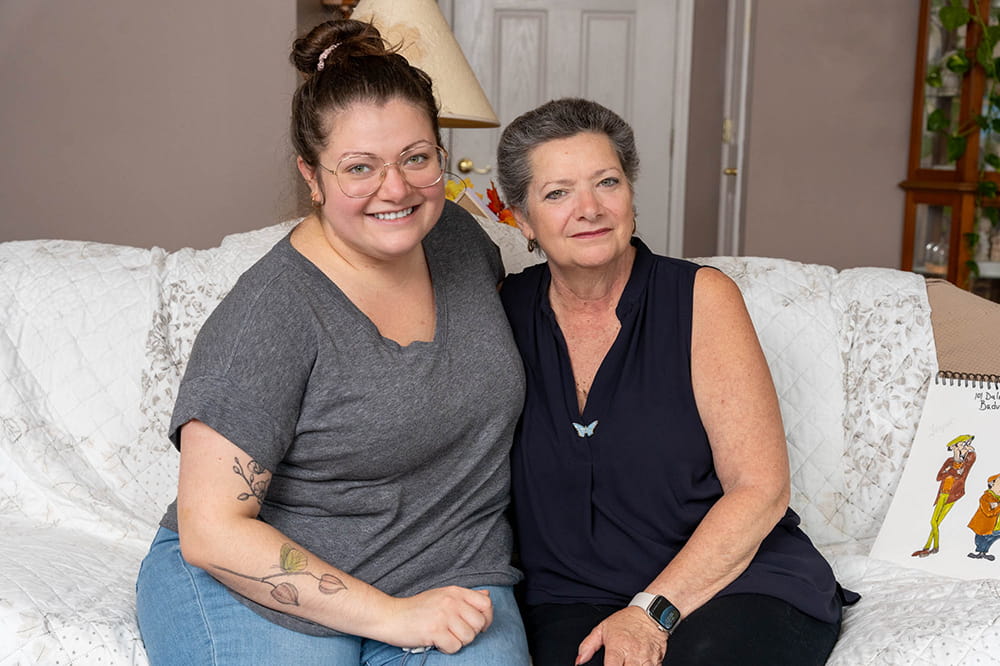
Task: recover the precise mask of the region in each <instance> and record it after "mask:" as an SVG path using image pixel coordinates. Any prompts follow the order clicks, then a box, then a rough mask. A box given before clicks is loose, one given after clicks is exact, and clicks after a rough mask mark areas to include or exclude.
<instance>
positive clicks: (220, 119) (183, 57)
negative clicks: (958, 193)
mask: <svg viewBox="0 0 1000 666" xmlns="http://www.w3.org/2000/svg"><path fill="white" fill-rule="evenodd" d="M463 1H471V0H463ZM917 4H918V3H917V2H916V1H915V0H880V1H879V2H870V1H869V0H841V1H840V2H829V0H757V2H755V3H754V5H755V11H756V17H755V21H756V28H755V36H754V39H753V55H752V60H751V62H752V65H753V69H752V73H751V78H752V81H751V93H752V98H751V101H750V133H749V145H748V163H747V172H746V173H747V180H746V188H747V200H746V209H745V212H746V233H745V243H744V252H745V253H746V254H757V255H770V256H780V257H788V258H792V259H797V260H800V261H813V262H819V263H828V264H832V265H835V266H838V267H846V266H858V265H882V266H896V265H898V261H899V250H900V236H901V229H902V203H903V197H902V193H901V191H900V190H899V189H898V187H897V183H898V182H899V181H900V180H902V178H903V176H904V175H905V165H906V140H907V133H908V131H909V126H908V123H909V120H908V119H909V105H910V94H911V87H912V83H913V82H912V77H913V73H912V70H913V64H912V63H913V58H914V51H915V38H916V20H917V16H916V15H917ZM318 5H319V1H318V0H296V2H295V3H290V2H289V3H285V2H275V1H273V0H241V1H239V2H237V1H235V0H224V1H222V2H202V1H201V0H175V1H174V2H170V3H153V2H148V1H138V0H102V1H101V2H96V3H54V4H53V3H39V2H37V0H3V1H2V2H0V90H3V91H4V93H3V94H2V95H0V146H3V148H4V153H3V157H2V158H0V202H2V203H3V214H2V215H0V241H4V240H15V239H29V238H72V239H85V240H98V241H104V242H115V243H125V244H130V245H141V246H149V245H159V246H162V247H166V248H168V249H174V248H177V247H182V246H192V247H208V246H212V245H215V244H217V243H218V241H219V239H220V238H221V237H222V236H223V235H225V234H227V233H232V232H236V231H241V230H247V229H254V228H258V227H261V226H265V225H267V224H271V223H273V222H275V221H276V220H279V219H284V218H286V217H290V216H292V215H293V214H295V212H296V211H297V210H298V208H297V205H298V204H299V203H300V198H299V196H298V194H299V190H298V182H297V176H296V175H295V173H294V170H293V165H292V156H291V151H290V149H289V147H288V143H287V138H286V134H287V119H288V105H289V100H290V95H291V91H292V90H293V89H294V86H295V73H294V70H293V69H292V67H291V65H289V64H288V61H287V54H288V50H289V46H290V44H291V40H292V38H293V37H294V35H295V34H296V32H297V30H299V29H301V28H304V27H308V26H309V25H311V24H312V23H314V22H316V21H318V20H321V19H322V18H323V13H322V11H319V10H317V6H318ZM720 5H721V0H697V3H696V15H695V19H696V23H697V24H696V28H695V30H696V35H695V45H694V49H695V54H694V55H695V58H694V67H695V76H696V78H695V79H694V80H693V82H692V90H693V96H692V104H693V105H694V106H693V108H692V114H691V117H692V125H691V138H690V140H689V145H688V148H689V156H690V157H689V173H688V177H687V183H688V185H687V188H688V189H687V196H688V211H687V212H688V215H687V229H686V235H687V238H688V242H687V243H686V247H685V254H687V255H688V256H693V255H702V254H710V253H712V251H713V250H714V227H715V214H716V199H715V197H717V193H716V192H714V188H715V187H716V186H717V183H718V176H717V174H718V168H719V163H718V159H719V155H718V151H719V145H718V131H719V130H718V125H717V122H718V114H715V113H714V112H713V111H712V108H713V105H718V104H721V85H722V80H721V74H720V72H719V70H718V67H719V63H720V62H721V49H722V48H724V43H723V41H724V33H723V32H721V29H722V28H721V27H720V26H722V25H723V24H722V23H721V21H720V9H719V8H720ZM297 15H298V16H297ZM713 114H714V115H713Z"/></svg>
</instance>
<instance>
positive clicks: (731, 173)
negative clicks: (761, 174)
mask: <svg viewBox="0 0 1000 666" xmlns="http://www.w3.org/2000/svg"><path fill="white" fill-rule="evenodd" d="M739 173H740V170H739V169H735V168H733V167H726V168H725V169H723V170H722V175H724V176H737V175H739Z"/></svg>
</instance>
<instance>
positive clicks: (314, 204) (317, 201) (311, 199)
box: [310, 198, 323, 208]
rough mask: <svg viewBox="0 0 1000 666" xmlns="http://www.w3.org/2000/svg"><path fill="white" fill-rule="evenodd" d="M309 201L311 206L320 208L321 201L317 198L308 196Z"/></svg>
mask: <svg viewBox="0 0 1000 666" xmlns="http://www.w3.org/2000/svg"><path fill="white" fill-rule="evenodd" d="M310 203H312V207H313V208H322V207H323V202H322V201H320V200H318V199H313V198H310Z"/></svg>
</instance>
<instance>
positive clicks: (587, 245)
mask: <svg viewBox="0 0 1000 666" xmlns="http://www.w3.org/2000/svg"><path fill="white" fill-rule="evenodd" d="M526 203H527V205H526V208H527V210H523V211H521V210H516V211H514V212H515V216H516V218H517V221H518V223H519V224H520V226H521V231H522V233H524V235H525V236H526V237H528V238H535V239H536V240H537V241H538V244H539V246H541V248H542V250H544V251H545V254H546V256H547V257H548V260H549V264H550V266H552V267H553V268H554V269H556V270H572V269H574V268H598V267H603V266H608V265H610V264H611V263H612V262H614V261H616V260H617V259H619V258H621V257H623V256H624V255H625V253H626V252H627V251H628V250H629V248H630V239H631V237H632V231H633V229H634V224H633V223H634V215H633V212H632V188H631V187H630V185H629V183H628V181H627V179H626V178H625V174H624V172H623V171H622V167H621V163H620V162H619V160H618V155H617V153H615V150H614V147H613V146H612V144H611V141H610V140H609V139H608V137H606V136H605V135H603V134H595V133H591V132H587V133H582V134H576V135H574V136H571V137H569V138H566V139H555V140H552V141H547V142H546V143H543V144H541V145H540V146H538V147H536V148H535V149H533V150H532V151H531V184H530V185H529V186H528V192H527V200H526Z"/></svg>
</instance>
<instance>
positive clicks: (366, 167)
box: [343, 162, 374, 176]
mask: <svg viewBox="0 0 1000 666" xmlns="http://www.w3.org/2000/svg"><path fill="white" fill-rule="evenodd" d="M373 170H374V169H373V168H372V165H370V164H366V163H364V162H355V163H353V164H345V165H344V167H343V172H344V173H346V174H349V175H351V176H364V175H367V174H369V173H371V172H372V171H373Z"/></svg>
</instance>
